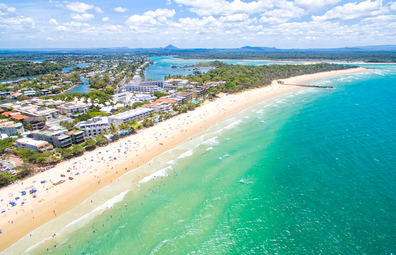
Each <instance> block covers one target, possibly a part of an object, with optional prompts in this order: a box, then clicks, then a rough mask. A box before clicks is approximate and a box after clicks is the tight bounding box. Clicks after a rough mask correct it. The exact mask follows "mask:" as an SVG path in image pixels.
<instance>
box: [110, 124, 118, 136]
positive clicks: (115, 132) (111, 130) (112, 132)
mask: <svg viewBox="0 0 396 255" xmlns="http://www.w3.org/2000/svg"><path fill="white" fill-rule="evenodd" d="M109 131H110V134H112V135H115V134H117V131H118V128H117V127H116V126H115V125H114V124H113V123H111V125H110V128H109Z"/></svg>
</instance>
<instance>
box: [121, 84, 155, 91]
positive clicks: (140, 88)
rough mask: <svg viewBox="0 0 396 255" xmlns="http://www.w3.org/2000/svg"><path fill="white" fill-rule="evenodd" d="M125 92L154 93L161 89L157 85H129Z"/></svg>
mask: <svg viewBox="0 0 396 255" xmlns="http://www.w3.org/2000/svg"><path fill="white" fill-rule="evenodd" d="M125 90H126V91H129V92H140V93H154V92H156V91H159V90H160V88H159V87H157V86H155V85H140V84H128V85H126V86H125Z"/></svg>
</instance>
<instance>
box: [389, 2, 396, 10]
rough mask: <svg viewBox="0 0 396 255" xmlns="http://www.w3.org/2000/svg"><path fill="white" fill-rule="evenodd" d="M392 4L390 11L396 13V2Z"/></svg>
mask: <svg viewBox="0 0 396 255" xmlns="http://www.w3.org/2000/svg"><path fill="white" fill-rule="evenodd" d="M389 4H390V7H389V9H391V10H392V11H396V2H393V3H392V2H390V3H389Z"/></svg>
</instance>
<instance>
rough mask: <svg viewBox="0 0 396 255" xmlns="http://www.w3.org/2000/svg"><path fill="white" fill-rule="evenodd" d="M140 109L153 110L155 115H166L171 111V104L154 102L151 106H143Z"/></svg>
mask: <svg viewBox="0 0 396 255" xmlns="http://www.w3.org/2000/svg"><path fill="white" fill-rule="evenodd" d="M142 107H144V108H148V109H153V110H154V111H155V112H156V113H159V112H161V113H166V112H171V111H173V107H172V105H171V104H169V103H166V102H161V101H155V102H153V103H152V104H144V105H143V106H142Z"/></svg>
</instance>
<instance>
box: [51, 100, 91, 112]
mask: <svg viewBox="0 0 396 255" xmlns="http://www.w3.org/2000/svg"><path fill="white" fill-rule="evenodd" d="M57 108H58V109H59V111H60V113H61V114H74V113H86V112H88V110H89V105H88V104H86V103H83V102H70V103H66V104H62V105H58V106H57Z"/></svg>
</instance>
